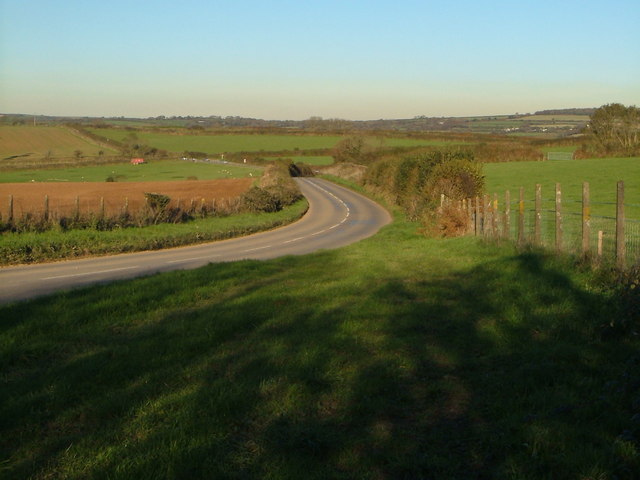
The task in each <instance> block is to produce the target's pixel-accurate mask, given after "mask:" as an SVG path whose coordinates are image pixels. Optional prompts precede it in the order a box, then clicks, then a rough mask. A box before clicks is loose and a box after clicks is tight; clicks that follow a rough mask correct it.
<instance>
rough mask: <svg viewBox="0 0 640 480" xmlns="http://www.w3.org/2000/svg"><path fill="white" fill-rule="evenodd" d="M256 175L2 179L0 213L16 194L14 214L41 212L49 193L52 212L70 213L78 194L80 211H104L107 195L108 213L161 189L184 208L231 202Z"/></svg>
mask: <svg viewBox="0 0 640 480" xmlns="http://www.w3.org/2000/svg"><path fill="white" fill-rule="evenodd" d="M253 180H254V179H253V178H229V179H219V180H187V181H171V182H159V181H152V182H65V183H0V214H1V215H2V217H3V218H7V216H8V214H9V198H10V197H12V198H13V215H14V217H18V218H19V217H21V216H23V215H25V214H27V213H30V214H34V215H41V214H42V213H44V210H45V196H48V201H49V212H50V214H51V215H53V216H56V215H58V216H63V215H64V216H69V215H73V214H74V213H75V209H76V197H77V198H78V201H79V211H80V214H82V215H86V214H91V213H97V212H100V211H101V202H102V199H104V210H105V212H104V213H105V214H106V215H117V214H119V213H121V212H123V211H124V207H125V203H126V204H127V208H128V210H129V211H130V212H135V211H137V210H140V209H141V208H142V207H143V206H144V204H145V195H144V194H145V193H159V194H163V195H167V196H169V197H170V198H171V202H170V205H171V206H178V202H180V205H181V206H182V207H183V208H185V207H189V205H191V202H194V204H195V205H196V206H200V205H201V204H202V203H203V202H204V203H206V204H207V205H209V206H210V205H212V203H213V202H216V203H219V202H229V200H230V199H235V198H237V197H239V196H240V195H242V193H244V192H245V191H247V190H248V189H249V188H250V187H251V184H252V182H253Z"/></svg>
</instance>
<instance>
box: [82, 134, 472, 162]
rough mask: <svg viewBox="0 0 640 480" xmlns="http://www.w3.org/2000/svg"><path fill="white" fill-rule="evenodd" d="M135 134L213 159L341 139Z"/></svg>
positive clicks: (399, 141)
mask: <svg viewBox="0 0 640 480" xmlns="http://www.w3.org/2000/svg"><path fill="white" fill-rule="evenodd" d="M90 131H91V132H93V133H95V134H97V135H101V136H103V137H106V138H109V139H112V140H116V141H122V140H123V139H124V138H125V137H126V136H127V135H129V134H130V133H131V131H128V130H121V129H107V128H99V129H90ZM134 133H135V134H136V135H137V137H138V139H139V141H141V142H143V143H146V144H148V145H151V146H154V147H156V148H160V149H163V150H167V151H170V152H184V151H196V152H205V153H209V154H212V155H213V154H220V153H224V152H228V153H235V152H260V151H266V152H277V151H282V150H312V149H328V148H332V147H333V146H335V145H336V144H337V143H338V142H339V141H340V140H342V139H343V138H344V137H342V136H335V135H238V134H233V135H232V134H230V135H206V134H202V135H189V134H186V135H175V134H168V133H161V132H160V133H158V132H145V131H137V132H134ZM463 143H464V142H460V141H453V142H449V141H445V140H430V139H407V138H385V139H384V140H382V141H381V140H379V139H374V138H372V139H371V144H372V145H381V146H386V147H413V146H426V145H434V146H446V145H451V144H463Z"/></svg>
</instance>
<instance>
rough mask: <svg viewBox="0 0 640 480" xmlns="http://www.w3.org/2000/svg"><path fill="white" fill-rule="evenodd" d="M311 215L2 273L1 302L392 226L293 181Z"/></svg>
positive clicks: (362, 207)
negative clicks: (261, 228)
mask: <svg viewBox="0 0 640 480" xmlns="http://www.w3.org/2000/svg"><path fill="white" fill-rule="evenodd" d="M296 181H297V182H298V184H299V185H300V188H301V190H302V193H303V194H304V196H305V197H306V198H307V200H308V201H309V211H308V212H307V214H306V215H305V216H304V217H303V218H302V219H301V220H299V221H297V222H295V223H293V224H291V225H288V226H286V227H282V228H278V229H276V230H271V231H268V232H262V233H257V234H254V235H249V236H246V237H240V238H235V239H230V240H224V241H219V242H213V243H206V244H200V245H194V246H189V247H180V248H171V249H167V250H154V251H147V252H139V253H128V254H122V255H113V256H107V257H94V258H87V259H82V260H70V261H64V262H57V263H45V264H38V265H25V266H17V267H6V268H1V269H0V302H10V301H16V300H24V299H28V298H34V297H38V296H41V295H46V294H49V293H53V292H56V291H59V290H69V289H72V288H77V287H81V286H85V285H92V284H96V283H107V282H111V281H114V280H121V279H126V278H134V277H139V276H142V275H150V274H153V273H156V272H165V271H169V270H178V269H191V268H197V267H200V266H203V265H207V264H208V263H212V262H213V263H215V262H229V261H234V260H242V259H269V258H275V257H280V256H283V255H303V254H306V253H310V252H313V251H316V250H320V249H330V248H337V247H341V246H344V245H348V244H350V243H354V242H357V241H358V240H361V239H363V238H366V237H369V236H371V235H373V234H374V233H376V232H377V231H378V230H379V229H380V228H381V227H382V226H384V225H386V224H387V223H389V222H390V221H391V217H390V215H389V213H388V212H387V211H386V210H384V209H383V208H382V207H380V206H379V205H378V204H376V203H375V202H372V201H371V200H369V199H367V198H365V197H363V196H361V195H358V194H357V193H354V192H352V191H351V190H348V189H346V188H343V187H340V186H338V185H335V184H333V183H331V182H327V181H324V180H320V179H316V178H314V179H309V178H305V179H297V180H296Z"/></svg>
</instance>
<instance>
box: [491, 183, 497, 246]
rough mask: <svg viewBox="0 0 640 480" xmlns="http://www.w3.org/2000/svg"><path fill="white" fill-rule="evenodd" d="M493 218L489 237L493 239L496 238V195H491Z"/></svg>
mask: <svg viewBox="0 0 640 480" xmlns="http://www.w3.org/2000/svg"><path fill="white" fill-rule="evenodd" d="M492 211H493V217H492V219H491V220H492V221H491V235H493V238H498V221H499V219H498V194H497V193H494V194H493V209H492Z"/></svg>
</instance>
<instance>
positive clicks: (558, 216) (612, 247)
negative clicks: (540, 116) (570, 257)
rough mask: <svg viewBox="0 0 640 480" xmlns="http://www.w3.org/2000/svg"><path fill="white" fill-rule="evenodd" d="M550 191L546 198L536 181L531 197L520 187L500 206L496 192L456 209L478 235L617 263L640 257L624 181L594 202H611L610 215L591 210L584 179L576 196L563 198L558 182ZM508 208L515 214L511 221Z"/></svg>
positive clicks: (639, 231)
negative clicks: (608, 196)
mask: <svg viewBox="0 0 640 480" xmlns="http://www.w3.org/2000/svg"><path fill="white" fill-rule="evenodd" d="M554 194H555V195H554V198H553V199H552V200H544V199H543V197H542V187H541V185H540V184H537V185H536V186H535V195H534V198H533V200H525V194H524V188H522V187H521V188H520V190H519V198H518V200H517V201H512V199H511V192H510V191H506V192H505V194H504V206H503V207H500V205H499V200H498V196H497V195H494V196H493V199H492V198H491V197H490V196H488V195H484V196H483V197H475V198H474V199H468V200H466V201H465V202H464V203H462V202H461V203H460V208H462V209H463V210H464V211H465V212H466V213H467V215H468V217H469V226H470V227H469V231H470V233H473V234H475V235H476V236H482V237H485V238H490V239H498V238H501V239H506V240H514V241H515V242H516V243H517V245H518V246H524V245H534V246H541V247H546V248H549V249H554V250H555V251H556V252H558V253H561V252H568V253H577V254H580V255H583V256H585V257H590V258H593V259H595V260H597V261H599V262H602V261H607V262H612V263H615V265H616V266H617V267H619V268H625V267H626V266H629V265H631V264H635V263H638V262H640V220H636V219H629V218H626V215H625V202H624V182H622V181H620V182H618V183H617V192H616V198H615V202H599V203H597V204H596V205H598V206H602V205H608V206H614V205H615V214H614V216H607V215H593V213H592V201H591V193H590V188H589V183H588V182H584V183H583V185H582V198H581V199H580V200H579V201H576V200H571V199H569V200H568V199H566V198H563V195H562V186H561V185H560V184H559V183H556V185H555V192H554ZM576 203H580V207H581V208H580V210H579V212H576V211H572V209H571V208H567V207H571V205H572V204H576ZM576 206H577V205H576ZM626 206H627V207H634V208H636V207H638V205H630V204H627V205H626ZM512 207H515V208H514V209H513V210H515V213H514V215H517V219H516V221H515V222H514V221H513V220H512ZM607 208H610V207H607Z"/></svg>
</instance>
